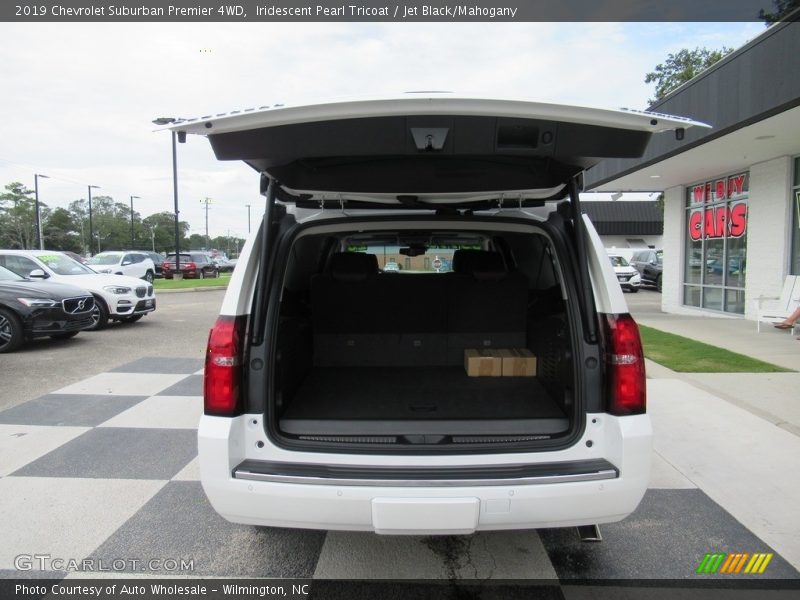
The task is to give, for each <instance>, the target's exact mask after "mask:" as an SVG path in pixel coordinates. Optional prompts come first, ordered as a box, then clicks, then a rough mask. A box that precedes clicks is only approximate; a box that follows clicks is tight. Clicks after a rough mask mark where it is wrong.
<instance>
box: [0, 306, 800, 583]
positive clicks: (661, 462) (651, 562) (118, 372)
mask: <svg viewBox="0 0 800 600" xmlns="http://www.w3.org/2000/svg"><path fill="white" fill-rule="evenodd" d="M626 298H628V300H629V302H630V303H631V306H632V307H634V306H635V310H636V311H640V310H641V311H647V310H657V305H658V303H660V294H658V293H657V292H654V291H650V290H642V291H640V292H639V293H638V294H626ZM158 300H159V307H158V310H157V311H156V313H155V314H154V315H151V316H149V317H147V318H145V319H143V320H142V321H140V322H139V323H136V324H133V325H124V326H115V327H112V328H110V329H109V330H107V331H103V332H97V333H91V334H81V335H79V336H77V337H76V338H75V339H74V340H71V341H67V342H58V343H51V342H49V341H45V342H40V343H37V344H33V345H31V346H29V347H28V348H27V349H26V350H24V351H23V352H20V353H17V354H14V355H6V356H3V357H2V358H0V361H2V370H3V373H4V378H3V379H4V385H3V389H2V390H0V400H1V401H2V406H3V408H5V409H6V410H2V411H0V539H2V540H3V544H2V545H0V577H6V578H8V577H16V576H20V575H30V572H22V571H21V570H20V564H19V562H18V558H17V557H19V556H20V555H32V554H47V555H49V556H51V557H55V558H65V559H69V558H74V559H76V560H82V559H84V558H91V559H94V560H105V564H110V563H111V561H113V560H115V559H120V558H122V559H124V561H125V567H124V568H123V569H122V570H120V571H119V572H115V573H114V574H117V575H125V574H142V573H144V574H149V575H164V574H168V575H176V574H177V575H189V576H205V577H300V578H317V579H329V580H330V579H394V578H398V579H436V580H442V581H448V580H450V581H454V580H470V581H477V580H489V579H504V580H552V581H561V582H565V581H573V580H584V579H607V580H617V579H621V580H639V579H676V580H686V581H697V580H698V575H697V574H696V569H697V567H698V564H699V563H700V561H701V560H702V559H703V556H704V555H705V554H706V553H709V552H728V553H732V552H748V553H755V552H760V553H773V554H774V556H773V558H772V559H771V562H770V563H769V570H768V571H767V573H766V575H762V576H761V579H762V580H764V579H765V578H769V579H770V580H773V579H780V580H784V581H785V580H787V579H797V578H798V571H797V570H796V568H795V567H794V566H793V565H792V564H791V563H790V562H789V561H787V560H786V559H784V557H783V556H781V554H780V553H779V552H776V551H775V549H774V548H773V546H771V545H770V544H769V543H768V542H766V541H764V539H763V538H762V537H761V535H760V534H759V533H756V532H754V531H753V530H754V529H755V530H758V529H759V528H758V527H757V526H755V525H753V524H749V526H748V525H745V524H743V522H742V519H741V518H740V517H738V516H737V515H734V514H732V512H731V511H732V510H733V509H731V508H730V507H728V504H727V502H726V500H725V498H724V496H719V495H718V493H717V488H716V487H715V486H716V483H715V482H714V481H713V480H712V479H707V478H704V472H703V465H702V464H701V463H702V461H701V460H699V459H695V458H692V457H691V456H689V457H688V458H687V457H686V456H685V454H686V452H684V453H683V454H682V453H681V452H682V446H681V444H682V438H683V437H686V436H687V435H697V436H699V437H702V436H707V434H706V433H705V431H704V430H703V429H702V428H700V429H697V431H696V432H693V431H692V428H693V427H697V424H692V423H689V422H687V421H686V418H685V415H684V414H682V413H681V412H680V411H678V410H676V409H675V407H676V406H677V404H676V402H677V401H678V399H682V398H683V397H685V396H687V394H690V393H691V392H690V391H687V390H688V387H685V386H684V384H683V382H674V381H672V380H650V381H649V392H650V399H651V400H650V405H651V407H652V411H651V414H652V415H653V420H654V428H655V430H656V434H657V435H658V436H660V439H661V440H662V441H661V444H662V445H661V446H658V445H657V446H656V452H654V455H653V474H652V478H651V484H650V489H649V490H648V492H647V494H646V495H645V498H644V500H643V502H642V504H641V505H640V507H639V509H638V510H637V511H636V512H635V513H634V514H633V515H632V516H631V517H629V518H628V519H626V520H625V521H623V522H621V523H615V524H609V525H605V526H603V527H601V530H602V533H603V537H604V541H603V542H601V543H586V542H581V541H580V540H579V538H578V536H577V533H576V531H575V530H574V529H551V530H540V531H513V532H491V533H479V534H475V535H472V536H446V537H425V536H410V537H396V536H377V535H373V534H369V533H349V532H319V531H302V530H290V529H275V528H264V527H260V528H259V527H247V526H241V525H234V524H230V523H228V522H226V521H224V520H223V519H221V518H220V517H219V516H218V515H217V514H216V513H215V512H214V511H213V509H212V508H211V507H210V506H209V504H208V502H207V501H206V499H205V496H204V495H203V492H202V489H201V487H200V483H199V471H198V465H197V460H196V439H195V429H196V423H197V419H198V418H199V416H200V413H201V411H202V399H201V381H202V376H201V373H202V355H203V350H204V347H205V341H206V336H207V332H208V328H209V327H210V326H211V324H212V323H213V320H214V318H215V316H216V313H217V310H218V307H219V304H220V302H221V300H222V292H218V291H215V292H194V293H181V294H161V295H159V296H158ZM6 365H8V366H6ZM681 386H684V387H681ZM708 402H709V403H710V406H711V407H710V408H709V410H710V411H713V412H715V413H716V414H718V415H721V417H723V418H725V417H726V415H727V414H728V412H730V410H732V409H733V408H735V407H724V406H723V407H720V406H718V405H716V404H713V402H714V400H711V399H710V400H709V401H708ZM726 411H728V412H726ZM751 417H752V415H751ZM736 418H737V419H739V418H740V417H738V416H737V417H736ZM752 419H753V420H755V419H756V417H752ZM730 422H731V423H732V425H731V427H736V426H738V425H739V424H740V422H739V421H736V420H735V419H734V418H733V417H731V421H730ZM752 422H755V421H752ZM749 423H750V422H749ZM748 426H750V425H748ZM682 427H685V428H686V431H687V432H688V433H687V434H681V433H680V431H678V430H680V429H681V428H682ZM731 431H732V433H735V432H734V431H733V430H731ZM787 435H788V434H787ZM687 448H688V446H687ZM731 452H734V453H736V452H738V450H737V449H733V450H731ZM705 458H706V459H710V458H711V457H705ZM790 458H791V457H787V458H786V459H785V460H790ZM719 460H720V461H724V460H725V455H723V454H720V455H719ZM695 465H696V468H695ZM739 467H740V468H746V467H747V465H746V464H745V463H742V464H741V465H739ZM776 468H777V467H776ZM693 469H694V470H693ZM709 469H710V470H713V471H715V472H719V469H718V468H717V467H716V466H715V463H713V461H712V463H711V465H710V466H709ZM734 512H735V510H734ZM759 531H760V530H759ZM152 558H160V559H178V560H180V559H188V560H191V561H192V568H191V569H189V570H186V571H182V572H179V573H175V572H171V573H164V572H163V570H161V571H160V570H159V569H157V568H153V566H152V565H149V564H148V563H147V562H146V561H148V560H150V559H152ZM132 561H136V563H134V562H132ZM47 570H49V571H50V573H49V575H50V576H57V577H62V576H66V577H73V576H75V575H76V574H75V573H71V572H67V571H66V570H63V569H58V568H50V569H47ZM701 578H704V579H710V578H719V579H725V576H723V575H719V574H717V575H703V576H702V577H701ZM741 578H748V579H751V580H756V579H759V576H758V575H743V574H742V575H741ZM728 579H730V576H728Z"/></svg>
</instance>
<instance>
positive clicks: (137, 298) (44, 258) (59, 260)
mask: <svg viewBox="0 0 800 600" xmlns="http://www.w3.org/2000/svg"><path fill="white" fill-rule="evenodd" d="M0 266H3V267H5V268H6V269H8V270H9V271H13V272H14V273H16V274H17V275H20V276H21V277H28V278H30V279H49V280H51V281H56V282H58V283H68V284H72V285H76V286H78V287H80V288H83V289H85V290H88V291H90V292H91V293H92V295H93V296H94V297H95V309H94V312H93V313H92V318H93V320H94V323H93V325H92V326H91V327H89V328H87V331H91V330H97V329H103V328H104V327H105V326H106V325H107V324H108V321H109V320H114V321H129V322H133V321H138V320H139V319H141V318H142V317H143V316H144V315H146V314H148V313H151V312H153V311H154V310H155V309H156V296H155V291H154V290H153V284H152V283H150V282H147V281H142V280H141V279H136V278H134V277H128V276H126V275H105V274H100V273H97V272H95V271H93V270H92V269H90V268H89V267H87V266H85V265H82V264H81V263H79V262H78V261H76V260H74V259H72V258H70V257H69V256H67V255H66V254H64V253H62V252H53V251H50V250H0Z"/></svg>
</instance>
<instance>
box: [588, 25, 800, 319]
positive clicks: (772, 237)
mask: <svg viewBox="0 0 800 600" xmlns="http://www.w3.org/2000/svg"><path fill="white" fill-rule="evenodd" d="M650 110H651V111H653V112H655V113H665V114H673V115H680V116H686V117H690V118H692V119H695V120H698V121H702V122H705V123H708V124H709V125H711V126H712V128H711V129H703V128H699V127H693V128H690V129H687V130H686V132H685V135H684V136H683V139H678V138H679V137H681V136H679V135H672V134H666V133H664V134H658V135H655V136H653V139H652V140H651V143H650V145H649V147H648V148H647V151H646V153H645V155H644V156H643V157H642V158H640V159H615V160H606V161H603V162H602V163H600V164H599V165H597V166H596V167H594V168H592V169H590V170H589V171H588V172H587V176H586V189H587V190H595V191H605V192H663V198H664V230H663V237H662V244H663V250H664V274H663V294H662V308H663V310H664V311H666V312H671V313H689V314H702V313H706V314H715V315H720V316H724V315H731V316H733V315H740V316H741V315H743V316H744V317H745V318H754V316H755V314H754V313H755V310H754V302H753V300H755V299H756V298H758V297H759V296H761V295H764V296H778V295H780V292H781V289H782V287H783V282H784V279H785V277H786V276H787V275H800V23H798V22H794V23H780V24H777V25H774V26H772V27H770V28H768V29H766V30H765V31H764V33H762V34H761V35H759V36H758V37H757V38H756V39H754V40H752V41H751V42H749V43H748V44H746V45H745V46H743V47H742V48H739V49H738V50H736V51H735V52H733V53H731V54H730V55H728V56H726V57H725V58H724V59H722V60H721V61H720V62H718V63H717V64H715V65H714V66H712V67H711V68H710V69H708V70H706V71H704V72H703V73H702V74H700V75H699V76H697V77H695V78H694V79H692V80H691V81H689V82H687V83H685V84H684V85H682V86H681V87H680V88H678V89H676V90H675V91H673V92H672V93H670V94H669V95H668V96H666V97H665V98H664V99H662V100H661V101H660V102H658V103H657V104H655V105H654V106H652V107H651V109H650Z"/></svg>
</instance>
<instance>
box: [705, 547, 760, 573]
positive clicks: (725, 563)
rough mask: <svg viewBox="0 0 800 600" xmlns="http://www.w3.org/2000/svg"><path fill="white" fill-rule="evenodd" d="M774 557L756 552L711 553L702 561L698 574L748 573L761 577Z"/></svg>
mask: <svg viewBox="0 0 800 600" xmlns="http://www.w3.org/2000/svg"><path fill="white" fill-rule="evenodd" d="M772 557H773V553H772V552H769V553H767V552H754V553H752V554H751V553H749V552H732V553H730V554H725V553H722V552H715V553H711V552H709V553H706V555H705V556H704V557H703V560H701V561H700V564H699V565H698V566H697V571H696V573H699V574H714V573H722V574H726V575H736V574H738V573H748V574H754V575H755V574H757V575H760V574H761V573H763V572H764V571H766V569H767V565H768V564H769V562H770V561H771V560H772Z"/></svg>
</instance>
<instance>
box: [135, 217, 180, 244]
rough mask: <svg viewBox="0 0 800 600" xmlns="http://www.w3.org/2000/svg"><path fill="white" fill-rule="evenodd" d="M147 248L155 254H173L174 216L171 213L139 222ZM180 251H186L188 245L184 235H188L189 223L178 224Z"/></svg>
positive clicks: (146, 218)
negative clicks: (153, 250)
mask: <svg viewBox="0 0 800 600" xmlns="http://www.w3.org/2000/svg"><path fill="white" fill-rule="evenodd" d="M141 223H142V228H143V232H144V237H145V241H146V242H147V241H148V240H149V243H146V244H145V246H146V247H147V248H150V249H151V250H152V249H153V246H155V251H156V252H175V214H174V213H171V212H160V213H156V214H153V215H150V216H149V217H145V218H144V219H142V221H141ZM178 229H179V235H180V238H181V239H180V244H181V250H188V249H189V243H188V242H187V240H186V235H187V234H188V233H189V223H187V222H186V221H179V223H178Z"/></svg>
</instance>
